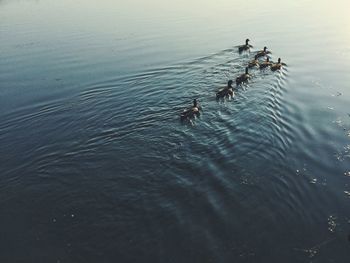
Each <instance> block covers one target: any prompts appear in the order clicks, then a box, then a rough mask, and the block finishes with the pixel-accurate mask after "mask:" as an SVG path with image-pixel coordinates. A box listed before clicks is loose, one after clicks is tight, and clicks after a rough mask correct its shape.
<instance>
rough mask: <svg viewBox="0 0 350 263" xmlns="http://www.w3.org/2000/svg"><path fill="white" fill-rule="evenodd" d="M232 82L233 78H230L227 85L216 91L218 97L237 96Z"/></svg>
mask: <svg viewBox="0 0 350 263" xmlns="http://www.w3.org/2000/svg"><path fill="white" fill-rule="evenodd" d="M232 82H233V81H232V80H229V82H228V84H227V86H226V87H224V88H223V89H221V90H219V91H218V92H217V93H216V99H220V98H225V97H231V98H233V97H234V96H235V93H234V92H233V87H232Z"/></svg>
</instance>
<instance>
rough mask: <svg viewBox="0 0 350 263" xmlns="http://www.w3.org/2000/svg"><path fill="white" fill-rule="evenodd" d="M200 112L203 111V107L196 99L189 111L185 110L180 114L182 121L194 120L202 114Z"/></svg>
mask: <svg viewBox="0 0 350 263" xmlns="http://www.w3.org/2000/svg"><path fill="white" fill-rule="evenodd" d="M199 110H201V107H200V106H199V104H198V102H197V100H196V99H194V100H193V106H192V107H191V108H189V109H185V110H184V111H183V112H182V113H181V114H180V118H181V120H182V121H183V120H185V119H193V118H194V117H195V116H199V115H200V112H199Z"/></svg>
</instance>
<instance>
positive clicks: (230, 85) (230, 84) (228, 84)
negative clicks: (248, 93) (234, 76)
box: [227, 80, 233, 88]
mask: <svg viewBox="0 0 350 263" xmlns="http://www.w3.org/2000/svg"><path fill="white" fill-rule="evenodd" d="M232 83H233V81H232V80H229V81H228V82H227V86H228V87H230V88H232Z"/></svg>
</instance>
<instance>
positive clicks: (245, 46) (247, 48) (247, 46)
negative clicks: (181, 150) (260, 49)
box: [238, 38, 253, 52]
mask: <svg viewBox="0 0 350 263" xmlns="http://www.w3.org/2000/svg"><path fill="white" fill-rule="evenodd" d="M249 41H250V40H249V39H248V38H247V39H246V40H245V45H242V46H239V47H238V51H239V52H243V51H246V50H249V49H250V48H251V47H253V46H252V45H249V44H248V42H249Z"/></svg>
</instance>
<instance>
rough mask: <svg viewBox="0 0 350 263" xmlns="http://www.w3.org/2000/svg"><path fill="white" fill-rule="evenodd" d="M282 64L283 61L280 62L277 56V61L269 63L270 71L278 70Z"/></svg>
mask: <svg viewBox="0 0 350 263" xmlns="http://www.w3.org/2000/svg"><path fill="white" fill-rule="evenodd" d="M282 65H283V63H281V59H280V58H279V59H278V62H277V63H273V64H272V65H271V70H272V71H276V70H280V69H281V68H282Z"/></svg>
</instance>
